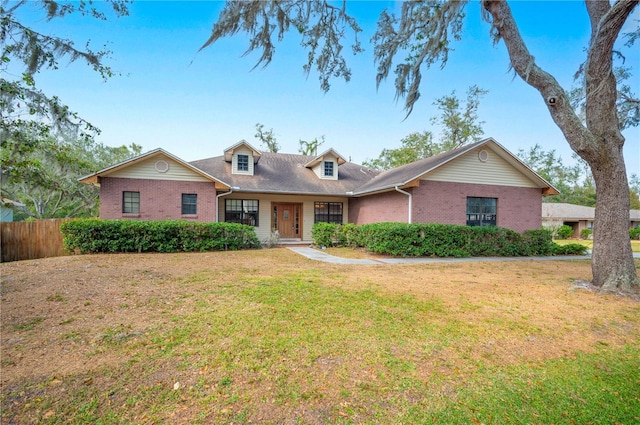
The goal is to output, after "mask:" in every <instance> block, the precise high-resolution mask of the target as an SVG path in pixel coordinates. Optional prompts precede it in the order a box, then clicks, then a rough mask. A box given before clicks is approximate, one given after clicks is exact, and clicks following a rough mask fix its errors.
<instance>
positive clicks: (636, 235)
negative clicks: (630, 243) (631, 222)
mask: <svg viewBox="0 0 640 425" xmlns="http://www.w3.org/2000/svg"><path fill="white" fill-rule="evenodd" d="M629 238H631V239H633V240H636V239H640V227H636V228H635V229H629Z"/></svg>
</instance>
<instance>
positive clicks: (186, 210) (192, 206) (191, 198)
mask: <svg viewBox="0 0 640 425" xmlns="http://www.w3.org/2000/svg"><path fill="white" fill-rule="evenodd" d="M197 205H198V195H196V194H192V193H183V194H182V214H196V213H197Z"/></svg>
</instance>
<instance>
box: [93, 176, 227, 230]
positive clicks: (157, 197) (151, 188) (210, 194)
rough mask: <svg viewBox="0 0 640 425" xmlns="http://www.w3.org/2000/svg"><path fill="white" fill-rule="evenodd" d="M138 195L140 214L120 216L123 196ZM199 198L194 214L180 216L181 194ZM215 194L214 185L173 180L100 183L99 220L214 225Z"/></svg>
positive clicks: (110, 181) (111, 179)
mask: <svg viewBox="0 0 640 425" xmlns="http://www.w3.org/2000/svg"><path fill="white" fill-rule="evenodd" d="M125 191H127V192H140V214H123V213H122V192H125ZM183 193H195V194H197V195H198V201H197V207H196V210H197V214H196V215H182V194H183ZM215 203H216V190H215V187H214V185H213V183H208V182H189V181H172V180H146V179H123V178H109V177H103V178H102V179H101V180H100V218H103V219H116V218H131V219H139V220H167V219H173V220H179V219H186V220H193V221H202V222H211V221H215V219H216V213H215Z"/></svg>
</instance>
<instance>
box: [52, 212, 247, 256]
mask: <svg viewBox="0 0 640 425" xmlns="http://www.w3.org/2000/svg"><path fill="white" fill-rule="evenodd" d="M60 231H61V232H62V235H63V236H64V246H65V249H66V250H67V251H69V252H76V253H81V254H87V253H95V252H193V251H226V250H239V249H249V248H259V247H260V242H259V241H258V238H257V236H256V233H255V230H254V228H253V227H251V226H246V225H243V224H236V223H194V222H188V221H181V220H166V221H138V220H99V219H86V220H73V221H68V222H65V223H62V225H61V226H60Z"/></svg>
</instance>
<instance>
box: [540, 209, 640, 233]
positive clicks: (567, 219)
mask: <svg viewBox="0 0 640 425" xmlns="http://www.w3.org/2000/svg"><path fill="white" fill-rule="evenodd" d="M595 217H596V209H595V208H593V207H585V206H583V205H573V204H564V203H546V202H545V203H543V204H542V225H543V226H544V227H560V226H563V225H567V226H571V227H572V228H573V237H576V238H577V237H580V234H581V232H582V230H583V229H590V230H593V221H594V219H595ZM634 227H640V210H630V211H629V228H630V229H632V228H634Z"/></svg>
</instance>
